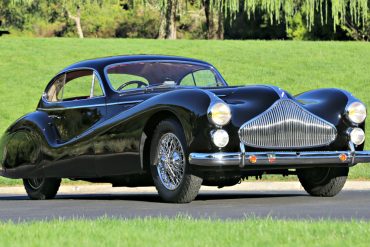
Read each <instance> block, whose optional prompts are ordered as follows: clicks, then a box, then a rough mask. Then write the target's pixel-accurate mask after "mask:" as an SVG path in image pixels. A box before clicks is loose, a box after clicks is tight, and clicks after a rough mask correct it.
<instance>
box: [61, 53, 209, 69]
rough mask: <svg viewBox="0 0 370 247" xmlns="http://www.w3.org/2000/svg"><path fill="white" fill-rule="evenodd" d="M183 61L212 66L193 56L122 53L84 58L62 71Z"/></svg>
mask: <svg viewBox="0 0 370 247" xmlns="http://www.w3.org/2000/svg"><path fill="white" fill-rule="evenodd" d="M163 60H165V61H182V62H190V63H199V64H204V65H208V66H212V65H211V64H209V63H207V62H204V61H202V60H198V59H192V58H185V57H178V56H164V55H121V56H112V57H103V58H96V59H89V60H84V61H81V62H77V63H75V64H72V65H70V66H68V67H66V68H65V69H63V70H62V71H61V72H60V73H62V72H65V71H68V70H73V69H77V68H92V69H95V70H102V69H104V68H105V67H106V66H107V65H110V64H116V63H126V62H135V61H163Z"/></svg>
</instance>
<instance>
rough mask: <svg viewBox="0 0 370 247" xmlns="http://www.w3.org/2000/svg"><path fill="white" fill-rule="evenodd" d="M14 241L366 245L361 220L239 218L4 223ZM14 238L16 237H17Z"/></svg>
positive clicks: (369, 226) (1, 227)
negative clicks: (221, 219) (225, 219)
mask: <svg viewBox="0 0 370 247" xmlns="http://www.w3.org/2000/svg"><path fill="white" fill-rule="evenodd" d="M0 232H1V245H2V246H13V245H14V244H15V243H16V245H17V246H28V247H32V246H37V247H42V246H54V247H58V246H153V247H154V246H202V247H206V246H302V245H304V246H368V243H369V241H370V223H369V222H363V221H343V222H342V221H323V220H319V221H292V220H272V219H256V218H252V219H244V220H240V221H231V220H230V221H220V220H215V221H212V220H194V219H187V218H185V217H180V218H176V219H166V218H162V219H159V218H152V219H149V218H148V219H133V220H112V219H106V218H103V219H98V220H54V221H48V222H27V223H20V224H14V223H11V222H8V223H0ZM15 240H16V242H15Z"/></svg>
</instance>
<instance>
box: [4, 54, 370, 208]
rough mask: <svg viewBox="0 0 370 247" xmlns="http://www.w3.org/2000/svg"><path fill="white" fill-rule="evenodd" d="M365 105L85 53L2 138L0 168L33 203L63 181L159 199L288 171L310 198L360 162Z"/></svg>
mask: <svg viewBox="0 0 370 247" xmlns="http://www.w3.org/2000/svg"><path fill="white" fill-rule="evenodd" d="M366 114H367V112H366V108H365V106H364V104H363V103H361V101H360V100H358V99H357V98H355V97H354V96H353V95H351V94H350V93H348V92H346V91H344V90H341V89H333V88H330V89H317V90H312V91H309V92H305V93H302V94H299V95H296V96H292V95H291V94H289V93H288V92H287V91H284V90H283V89H281V88H278V87H275V86H270V85H251V86H228V84H227V83H226V81H225V80H224V79H223V77H222V76H221V74H220V73H219V72H218V71H217V70H216V69H215V67H213V66H212V65H211V64H209V63H207V62H203V61H199V60H195V59H188V58H181V57H172V56H154V55H137V56H116V57H108V58H99V59H94V60H87V61H82V62H79V63H76V64H73V65H71V66H69V67H67V68H65V69H64V70H62V71H61V72H60V73H58V74H57V75H56V76H55V77H54V78H53V79H52V80H51V81H50V82H49V84H48V85H47V86H46V89H45V92H44V94H43V95H42V97H41V99H40V101H39V104H38V106H37V109H36V111H35V112H32V113H30V114H27V115H25V116H24V117H22V118H20V119H18V120H17V121H16V122H15V123H14V124H12V125H11V126H10V127H9V128H8V129H7V130H6V132H5V134H4V135H3V137H2V139H1V142H0V162H1V167H0V174H1V175H2V176H5V177H8V178H22V179H23V183H24V186H25V189H26V191H27V194H28V196H29V197H30V198H31V199H50V198H53V197H55V195H56V193H57V191H58V189H59V186H60V183H61V178H69V179H73V180H85V181H90V182H104V183H111V184H112V185H113V186H128V187H136V186H153V185H155V187H156V188H157V190H158V193H159V195H160V197H161V198H162V199H163V200H164V201H166V202H176V203H185V202H190V201H192V200H193V199H194V198H195V197H196V196H197V194H198V191H199V189H200V186H201V185H208V186H218V187H223V186H232V185H235V184H237V183H239V182H240V181H242V180H243V179H246V178H248V177H250V176H252V177H260V176H262V175H263V174H281V175H291V174H292V175H297V176H298V178H299V181H300V182H301V184H302V186H303V188H304V189H305V190H306V191H307V192H308V193H309V194H310V195H312V196H325V197H326V196H334V195H336V194H337V193H339V192H340V190H341V189H342V188H343V186H344V184H345V182H346V179H347V175H348V170H349V167H352V166H354V165H356V164H358V163H369V162H370V152H369V151H364V150H363V149H364V141H365V134H364V129H365V119H366Z"/></svg>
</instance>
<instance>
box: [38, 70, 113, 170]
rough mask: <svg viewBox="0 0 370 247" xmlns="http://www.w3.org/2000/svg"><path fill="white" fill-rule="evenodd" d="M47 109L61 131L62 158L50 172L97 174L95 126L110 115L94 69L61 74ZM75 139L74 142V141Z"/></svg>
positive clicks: (48, 99)
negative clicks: (87, 135)
mask: <svg viewBox="0 0 370 247" xmlns="http://www.w3.org/2000/svg"><path fill="white" fill-rule="evenodd" d="M45 100H46V101H47V103H45V104H44V107H43V110H44V111H45V112H47V114H48V116H49V118H50V123H51V124H52V127H54V128H55V130H56V132H57V133H58V139H57V140H56V142H57V144H59V145H60V146H61V148H60V150H58V155H59V157H58V158H57V159H58V162H53V165H52V167H49V168H50V169H47V171H46V173H49V176H51V174H54V173H55V175H58V176H60V174H63V176H64V177H66V176H69V177H90V176H95V175H96V170H95V158H94V149H95V147H94V143H95V140H94V139H95V138H94V134H93V133H94V131H91V134H89V137H88V138H82V137H83V136H84V135H86V134H87V133H90V131H89V132H87V131H88V130H93V129H94V128H96V127H97V126H98V124H99V123H100V122H102V121H103V120H104V119H105V116H106V104H105V96H104V93H103V90H102V88H101V84H100V81H99V77H98V76H97V74H96V73H95V72H94V71H93V70H88V69H84V70H75V71H71V72H66V73H64V74H62V75H60V76H59V77H57V78H56V79H55V80H54V82H53V83H52V84H51V86H49V88H48V90H47V92H46V95H45V97H44V101H45ZM70 143H72V144H70Z"/></svg>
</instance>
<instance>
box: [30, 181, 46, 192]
mask: <svg viewBox="0 0 370 247" xmlns="http://www.w3.org/2000/svg"><path fill="white" fill-rule="evenodd" d="M43 182H44V179H43V178H29V179H28V184H29V185H30V187H31V188H32V189H34V190H38V189H40V188H41V186H42V184H43Z"/></svg>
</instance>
